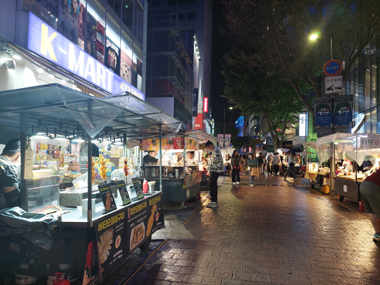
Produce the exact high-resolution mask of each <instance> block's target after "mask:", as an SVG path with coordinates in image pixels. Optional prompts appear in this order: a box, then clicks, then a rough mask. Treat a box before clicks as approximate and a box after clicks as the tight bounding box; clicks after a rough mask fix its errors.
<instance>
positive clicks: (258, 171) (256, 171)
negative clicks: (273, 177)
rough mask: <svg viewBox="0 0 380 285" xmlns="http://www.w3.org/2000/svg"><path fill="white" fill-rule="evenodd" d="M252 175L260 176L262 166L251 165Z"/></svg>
mask: <svg viewBox="0 0 380 285" xmlns="http://www.w3.org/2000/svg"><path fill="white" fill-rule="evenodd" d="M251 175H252V176H259V175H260V168H258V167H251Z"/></svg>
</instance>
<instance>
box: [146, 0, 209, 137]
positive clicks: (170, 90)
mask: <svg viewBox="0 0 380 285" xmlns="http://www.w3.org/2000/svg"><path fill="white" fill-rule="evenodd" d="M148 4H149V9H148V10H149V12H148V54H147V57H148V60H147V87H146V88H147V89H146V95H147V101H148V102H149V103H151V104H153V105H155V106H157V107H159V108H160V109H162V110H163V111H165V112H167V113H168V114H169V115H173V116H174V117H176V118H178V119H180V120H181V121H182V122H183V123H184V124H186V125H187V126H188V128H189V129H190V128H193V129H202V130H204V131H207V132H211V129H212V126H211V122H210V113H211V112H210V111H211V110H210V109H211V108H210V106H211V105H210V103H211V102H210V97H211V93H210V90H211V86H210V85H211V36H212V25H211V24H212V23H211V21H212V1H211V0H206V1H201V0H149V1H148Z"/></svg>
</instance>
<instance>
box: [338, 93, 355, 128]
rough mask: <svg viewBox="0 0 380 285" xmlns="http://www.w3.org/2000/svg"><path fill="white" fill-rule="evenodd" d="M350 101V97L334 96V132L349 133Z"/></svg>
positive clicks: (351, 99) (350, 118)
mask: <svg viewBox="0 0 380 285" xmlns="http://www.w3.org/2000/svg"><path fill="white" fill-rule="evenodd" d="M352 101H353V96H352V95H344V96H336V97H335V98H334V129H335V130H336V132H337V131H339V132H345V133H350V132H351V122H352Z"/></svg>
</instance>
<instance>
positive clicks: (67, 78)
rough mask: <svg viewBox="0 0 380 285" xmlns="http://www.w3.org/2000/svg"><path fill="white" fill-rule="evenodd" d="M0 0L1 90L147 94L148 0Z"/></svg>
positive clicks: (100, 94)
mask: <svg viewBox="0 0 380 285" xmlns="http://www.w3.org/2000/svg"><path fill="white" fill-rule="evenodd" d="M121 3H122V2H121V1H117V0H107V1H106V0H43V1H37V0H24V1H2V2H1V3H0V25H1V26H2V27H7V29H1V30H0V61H1V62H0V63H1V64H2V65H3V67H4V68H0V83H1V84H0V91H3V90H11V89H17V88H25V87H33V86H38V85H45V84H60V85H63V86H65V87H68V88H71V89H74V90H80V91H82V92H84V93H87V94H90V95H93V96H96V97H102V96H109V95H112V94H117V93H120V92H124V91H128V92H130V93H132V94H134V95H135V96H137V97H139V98H141V99H144V98H145V95H144V93H145V73H146V64H145V62H146V31H147V21H146V20H147V2H146V1H144V0H126V1H123V5H121Z"/></svg>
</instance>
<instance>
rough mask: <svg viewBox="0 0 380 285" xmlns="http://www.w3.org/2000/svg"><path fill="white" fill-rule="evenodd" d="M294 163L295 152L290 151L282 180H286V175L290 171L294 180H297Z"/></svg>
mask: <svg viewBox="0 0 380 285" xmlns="http://www.w3.org/2000/svg"><path fill="white" fill-rule="evenodd" d="M295 163H296V153H295V152H292V154H291V155H289V156H288V169H287V170H286V173H285V176H284V180H286V176H288V174H289V173H290V172H292V175H293V178H294V181H297V177H296V169H295V167H294V166H295Z"/></svg>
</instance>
